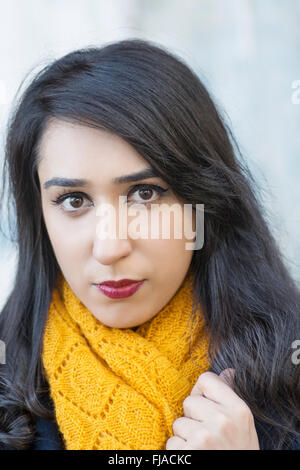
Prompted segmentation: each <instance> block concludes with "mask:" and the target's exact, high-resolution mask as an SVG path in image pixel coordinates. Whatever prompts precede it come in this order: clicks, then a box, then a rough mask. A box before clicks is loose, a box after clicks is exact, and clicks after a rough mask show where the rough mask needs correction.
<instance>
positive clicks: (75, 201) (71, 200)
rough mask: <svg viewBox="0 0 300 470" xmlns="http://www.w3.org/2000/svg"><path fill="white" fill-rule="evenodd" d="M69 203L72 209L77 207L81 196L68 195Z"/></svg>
mask: <svg viewBox="0 0 300 470" xmlns="http://www.w3.org/2000/svg"><path fill="white" fill-rule="evenodd" d="M69 204H70V206H71V207H73V209H79V208H80V207H81V204H82V197H70V198H69Z"/></svg>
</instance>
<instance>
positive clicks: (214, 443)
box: [166, 369, 259, 450]
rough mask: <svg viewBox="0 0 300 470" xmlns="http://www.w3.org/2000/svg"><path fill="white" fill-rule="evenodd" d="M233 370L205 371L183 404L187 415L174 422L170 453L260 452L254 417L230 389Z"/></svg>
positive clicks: (169, 447)
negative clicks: (209, 450) (184, 450)
mask: <svg viewBox="0 0 300 470" xmlns="http://www.w3.org/2000/svg"><path fill="white" fill-rule="evenodd" d="M233 374H234V370H233V369H226V370H224V371H223V372H221V374H220V375H217V374H214V373H213V372H204V373H203V374H201V375H200V376H199V378H198V380H197V382H196V383H195V385H194V387H193V389H192V391H191V393H190V395H189V396H188V397H187V398H186V399H185V400H184V402H183V410H184V416H182V417H180V418H178V419H176V420H175V421H174V423H173V432H174V436H172V437H170V438H169V439H168V440H167V443H166V449H167V450H176V449H181V450H182V449H215V450H226V449H227V450H230V449H232V450H258V449H259V443H258V437H257V433H256V429H255V425H254V418H253V415H252V413H251V411H250V409H249V407H248V406H247V405H246V403H245V402H244V401H243V400H242V399H241V398H240V397H239V396H238V395H237V394H236V393H234V392H233V390H232V389H231V387H230V384H231V380H232V376H233Z"/></svg>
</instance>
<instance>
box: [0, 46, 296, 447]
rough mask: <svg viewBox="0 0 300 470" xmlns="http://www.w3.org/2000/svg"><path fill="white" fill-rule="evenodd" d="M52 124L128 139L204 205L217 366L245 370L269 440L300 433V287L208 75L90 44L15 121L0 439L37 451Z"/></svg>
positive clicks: (203, 259) (243, 390) (156, 50)
mask: <svg viewBox="0 0 300 470" xmlns="http://www.w3.org/2000/svg"><path fill="white" fill-rule="evenodd" d="M51 118H56V119H60V120H65V121H69V122H77V123H81V124H85V125H92V126H96V127H98V128H102V129H106V130H107V131H109V132H112V133H113V134H116V135H118V136H120V137H121V138H122V139H124V140H125V141H127V142H128V143H129V144H131V145H132V146H133V147H134V148H135V149H136V150H137V151H138V152H139V153H140V155H142V156H143V157H144V158H145V160H147V162H149V164H150V165H151V166H152V167H153V168H155V169H156V170H157V172H158V174H159V175H160V176H161V177H162V178H163V179H164V180H165V181H166V182H167V183H168V184H169V185H170V187H171V188H172V189H173V191H174V192H175V194H177V195H178V196H179V197H180V198H181V199H182V200H184V201H185V202H186V203H192V204H197V203H199V204H200V203H201V204H204V207H205V226H204V241H205V242H204V246H203V248H202V249H200V250H195V251H194V253H193V257H192V261H191V266H190V268H191V270H192V272H193V274H194V304H195V305H200V304H201V306H202V311H203V314H204V315H205V320H206V323H207V327H208V328H209V330H210V333H211V334H210V337H211V341H210V348H209V354H210V357H211V361H212V370H213V371H214V372H216V373H220V372H221V371H222V370H223V369H226V368H228V367H230V368H233V369H235V379H234V384H233V387H234V391H235V392H236V393H237V394H238V395H239V396H240V397H241V398H242V399H243V400H244V401H245V402H246V403H247V404H248V406H249V407H250V409H251V411H252V413H253V415H254V418H255V419H256V422H257V423H262V424H265V425H266V426H267V427H266V428H265V429H267V428H268V426H270V433H269V435H268V436H267V437H268V448H271V449H282V448H286V447H288V445H289V443H290V441H291V439H295V438H296V439H299V436H300V433H299V421H300V406H299V405H300V399H299V390H300V379H299V367H298V366H297V365H295V364H293V361H292V360H291V354H292V352H293V350H292V346H291V345H292V343H293V341H294V340H295V339H297V338H300V332H299V306H300V294H299V290H298V287H297V286H296V283H295V281H294V280H293V279H292V276H291V275H290V273H289V272H288V268H287V266H286V263H285V260H284V258H283V255H282V253H281V252H280V250H279V248H278V246H277V243H276V241H275V239H274V237H273V235H272V233H271V230H270V228H269V227H268V222H267V217H266V214H265V210H264V208H263V204H262V202H261V196H260V188H259V187H258V184H257V183H256V182H255V180H254V178H253V176H252V175H251V173H250V171H249V168H248V166H247V164H246V162H245V161H244V158H243V157H242V155H241V152H240V150H239V148H238V145H237V143H236V141H235V139H234V137H233V135H232V132H231V131H230V129H229V126H228V124H226V123H225V119H224V117H222V115H221V112H220V111H219V110H218V109H217V106H216V105H215V104H214V102H213V99H212V97H211V96H210V93H209V92H208V91H207V89H206V88H205V86H204V85H203V83H202V82H201V80H200V79H199V77H198V76H197V75H196V73H194V72H193V71H192V70H191V69H190V68H189V67H188V66H187V65H186V64H185V63H184V61H183V60H182V59H180V58H178V57H176V55H174V54H171V53H170V52H169V51H167V50H165V49H164V48H163V47H162V46H160V45H158V44H155V43H153V42H150V41H145V40H140V39H135V38H133V39H128V40H123V41H119V42H114V43H108V44H106V45H104V46H103V47H87V48H84V49H80V50H76V51H73V52H71V53H69V54H67V55H65V56H64V57H62V58H60V59H58V60H53V61H52V62H51V63H50V64H47V65H46V66H44V67H43V69H42V70H41V71H39V72H37V73H35V76H34V78H32V79H31V80H30V83H29V85H27V86H26V89H25V91H24V92H22V95H21V97H20V98H19V99H18V100H17V102H16V106H15V107H14V109H13V110H12V113H11V116H10V118H9V121H8V129H7V137H6V147H5V159H4V166H3V178H4V180H3V194H2V197H1V199H2V202H3V201H4V199H5V198H4V194H7V195H8V196H7V197H8V203H6V202H5V204H4V202H3V206H5V209H6V208H7V207H10V208H11V210H12V211H13V213H14V215H15V218H14V221H15V223H14V228H13V230H12V239H13V241H14V243H15V245H16V247H17V250H18V262H17V266H16V276H15V280H14V285H13V288H12V291H11V293H10V295H9V297H8V299H7V301H6V303H5V305H4V307H3V310H2V312H1V315H0V338H1V339H2V340H3V341H4V342H5V344H6V364H4V365H1V369H0V372H1V374H0V385H1V386H0V443H2V444H4V445H8V446H10V447H11V448H15V449H26V448H28V447H29V445H30V443H31V442H32V441H33V438H34V433H35V431H34V423H35V422H36V419H37V417H39V416H41V417H45V418H48V419H52V420H54V419H55V417H54V412H51V411H49V410H48V409H47V408H46V407H45V406H44V404H43V403H42V401H41V399H40V392H41V391H43V390H45V388H46V386H47V383H46V381H45V375H44V370H43V365H42V360H41V353H42V344H43V331H44V326H45V321H46V317H47V312H48V308H49V304H50V301H51V293H52V290H53V288H54V286H55V282H56V279H57V275H58V272H59V266H58V263H57V261H56V258H55V254H54V252H53V249H52V246H51V243H50V240H49V238H48V235H47V230H46V227H45V225H44V221H43V216H42V208H41V194H40V185H39V180H38V176H37V165H38V158H39V143H40V141H41V137H42V135H43V131H44V130H45V126H46V125H47V123H48V122H49V120H50V119H51Z"/></svg>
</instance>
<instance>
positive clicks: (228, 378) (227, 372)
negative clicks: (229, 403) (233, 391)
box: [219, 368, 235, 388]
mask: <svg viewBox="0 0 300 470" xmlns="http://www.w3.org/2000/svg"><path fill="white" fill-rule="evenodd" d="M234 374H235V370H234V369H230V368H229V369H224V370H222V372H221V374H220V375H219V377H220V379H221V380H223V382H225V383H226V384H227V385H229V387H231V388H232V384H233V380H234Z"/></svg>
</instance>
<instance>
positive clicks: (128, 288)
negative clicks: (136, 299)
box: [95, 279, 144, 299]
mask: <svg viewBox="0 0 300 470" xmlns="http://www.w3.org/2000/svg"><path fill="white" fill-rule="evenodd" d="M143 283H144V280H143V281H134V280H132V279H121V280H120V281H104V282H101V283H100V284H95V285H96V287H97V288H98V289H99V290H100V291H101V292H102V293H103V294H104V295H106V296H107V297H110V298H111V299H123V298H125V297H130V296H131V295H133V294H134V293H135V292H136V291H137V290H138V289H139V288H140V287H141V286H142V284H143Z"/></svg>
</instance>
